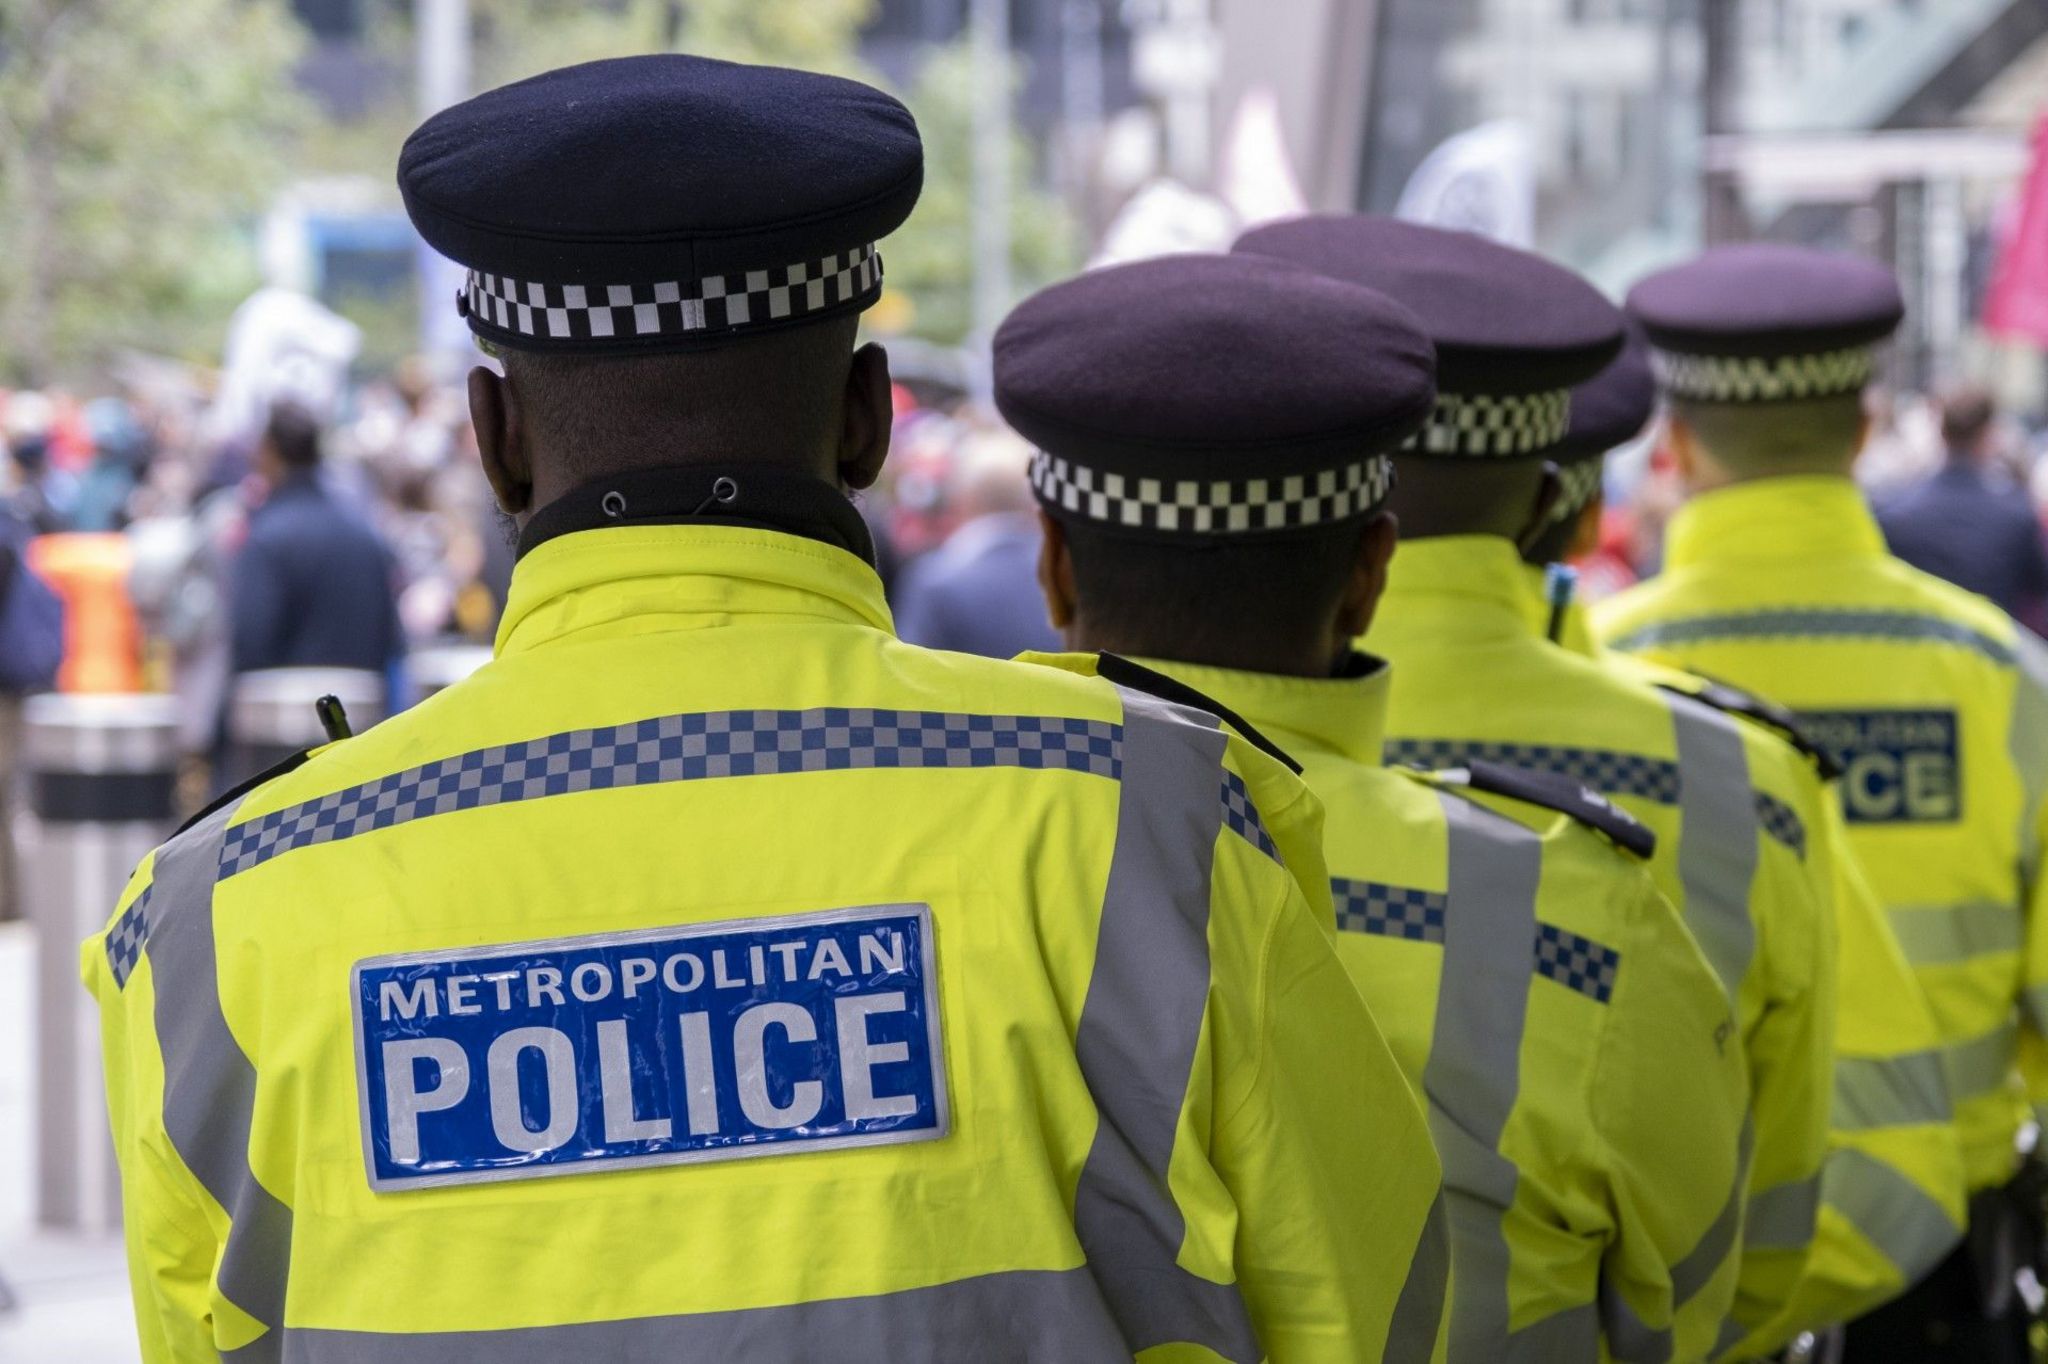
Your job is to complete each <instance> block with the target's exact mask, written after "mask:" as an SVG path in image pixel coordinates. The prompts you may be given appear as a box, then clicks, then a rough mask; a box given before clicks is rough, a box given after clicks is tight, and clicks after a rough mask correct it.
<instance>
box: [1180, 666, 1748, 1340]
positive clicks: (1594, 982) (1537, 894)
mask: <svg viewBox="0 0 2048 1364" xmlns="http://www.w3.org/2000/svg"><path fill="white" fill-rule="evenodd" d="M1151 666H1154V667H1157V668H1160V669H1161V670H1163V671H1167V672H1171V673H1172V674H1174V675H1175V676H1177V677H1180V678H1181V679H1182V680H1184V681H1186V682H1187V683H1188V684H1189V685H1191V686H1193V687H1195V688H1196V689H1197V690H1199V691H1201V692H1203V693H1204V694H1206V695H1209V696H1212V697H1214V698H1215V699H1216V700H1217V701H1219V702H1221V703H1222V704H1224V705H1226V706H1228V707H1230V708H1231V709H1233V710H1235V711H1236V712H1237V713H1238V714H1239V715H1241V716H1243V717H1244V718H1245V720H1246V721H1248V722H1249V723H1250V724H1252V725H1253V726H1255V727H1257V728H1258V729H1259V731H1260V732H1261V733H1263V734H1265V735H1266V737H1267V738H1269V739H1271V740H1273V741H1274V742H1275V743H1278V744H1279V745H1280V746H1281V747H1282V748H1284V749H1285V750H1286V751H1287V752H1288V753H1289V754H1290V755H1291V756H1292V757H1294V758H1295V759H1296V760H1297V761H1298V762H1300V763H1301V765H1302V775H1303V779H1304V780H1305V781H1306V782H1307V783H1308V784H1309V787H1310V789H1311V790H1313V791H1314V792H1315V793H1316V795H1317V796H1318V797H1320V798H1321V800H1322V802H1323V807H1324V811H1325V821H1326V822H1325V828H1324V848H1325V855H1326V860H1327V862H1328V865H1329V871H1330V877H1331V886H1332V889H1333V896H1334V902H1335V909H1336V920H1335V922H1336V926H1337V929H1338V948H1339V952H1340V954H1341V955H1342V956H1343V958H1344V963H1345V965H1346V967H1348V968H1349V969H1350V971H1351V975H1352V979H1353V980H1354V981H1356V982H1357V984H1358V988H1359V992H1360V993H1361V994H1363V995H1364V996H1365V999H1366V1003H1367V1004H1368V1005H1370V1006H1371V1008H1372V1011H1373V1015H1374V1017H1375V1018H1377V1019H1378V1020H1379V1023H1380V1026H1381V1027H1382V1028H1383V1029H1384V1030H1385V1031H1386V1034H1387V1039H1388V1041H1389V1042H1390V1043H1391V1044H1392V1045H1393V1048H1394V1054H1395V1056H1396V1057H1397V1058H1399V1060H1400V1061H1401V1065H1402V1069H1403V1070H1404V1071H1405V1072H1406V1073H1407V1074H1408V1077H1409V1078H1410V1079H1411V1080H1412V1081H1413V1082H1414V1083H1415V1085H1416V1087H1417V1088H1418V1089H1419V1090H1421V1091H1422V1092H1423V1093H1424V1095H1425V1097H1426V1099H1427V1100H1428V1102H1429V1106H1430V1120H1431V1126H1432V1129H1433V1130H1434V1131H1435V1133H1436V1136H1437V1145H1438V1150H1439V1152H1440V1154H1441V1155H1442V1156H1443V1159H1444V1173H1445V1188H1446V1197H1447V1201H1448V1203H1449V1206H1450V1212H1451V1261H1452V1268H1453V1273H1452V1283H1453V1296H1452V1309H1451V1323H1450V1333H1451V1350H1450V1355H1451V1359H1452V1361H1454V1364H1457V1362H1458V1361H1470V1362H1471V1364H1499V1362H1501V1361H1515V1360H1526V1361H1531V1362H1532V1364H1570V1361H1573V1360H1585V1361H1590V1360H1594V1359H1601V1358H1607V1359H1625V1360H1651V1359H1655V1360H1671V1359H1675V1360H1698V1359H1704V1358H1706V1357H1707V1356H1708V1354H1709V1353H1710V1352H1711V1351H1712V1349H1713V1347H1714V1345H1715V1343H1716V1341H1717V1340H1718V1338H1719V1335H1720V1331H1721V1328H1722V1323H1723V1321H1724V1319H1725V1318H1726V1316H1727V1313H1728V1310H1729V1308H1730V1306H1731V1305H1732V1303H1733V1300H1734V1294H1735V1281H1736V1273H1737V1269H1738V1266H1739V1247H1738V1244H1737V1233H1738V1226H1737V1222H1738V1220H1739V1218H1740V1214H1741V1211H1742V1199H1741V1197H1740V1196H1739V1194H1740V1190H1741V1187H1742V1167H1741V1160H1742V1156H1743V1151H1742V1146H1743V1142H1744V1141H1745V1139H1746V1136H1745V1132H1744V1128H1745V1122H1746V1116H1747V1110H1748V1103H1749V1089H1748V1077H1747V1074H1746V1070H1745V1065H1744V1061H1743V1055H1742V1048H1741V1047H1740V1045H1739V1044H1738V1043H1737V1042H1736V1041H1735V1039H1734V1037H1733V1034H1734V1020H1733V1016H1732V1014H1731V1011H1730V1007H1729V1003H1728V999H1727V996H1726V995H1725V993H1724V992H1723V990H1722V988H1721V985H1720V982H1719V980H1718V978H1717V977H1716V976H1715V975H1714V973H1713V969H1712V968H1711V967H1710V966H1708V964H1707V961H1706V959H1705V957H1703V956H1702V955H1701V954H1700V951H1699V948H1698V947H1697V946H1696V945H1695V944H1694V942H1693V940H1692V937H1691V935H1690V934H1689V933H1687V932H1686V930H1685V927H1684V925H1683V923H1681V921H1680V920H1679V917H1678V913H1677V911H1676V910H1675V909H1674V908H1673V907H1672V905H1671V903H1670V902H1669V901H1668V900H1667V899H1665V897H1664V896H1663V895H1662V894H1661V893H1659V892H1658V890H1657V888H1656V885H1655V883H1654V882H1653V881H1652V880H1651V878H1650V876H1649V874H1648V873H1647V871H1646V870H1645V869H1644V868H1643V866H1642V865H1641V864H1639V863H1638V862H1636V861H1635V859H1634V858H1632V857H1630V856H1628V855H1627V854H1625V853H1623V852H1621V851H1620V850H1619V849H1617V848H1615V847H1614V846H1613V845H1612V844H1611V843H1609V842H1608V841H1607V840H1606V839H1605V838H1603V837H1602V836H1600V835H1599V834H1596V833H1594V832H1593V831H1592V830H1591V829H1589V828H1587V827H1585V826H1583V825H1581V824H1578V823H1576V822H1574V821H1572V820H1571V819H1569V818H1567V817H1565V816H1563V815H1560V814H1558V813H1557V812H1555V811H1553V810H1550V809H1546V808H1543V807H1540V806H1536V805H1531V804H1527V803H1525V802H1521V801H1514V800H1507V799H1503V798H1500V797H1496V796H1473V795H1470V794H1467V793H1462V792H1460V791H1458V790H1456V789H1454V788H1452V787H1450V786H1448V785H1432V784H1431V783H1430V781H1429V780H1427V779H1424V778H1419V777H1416V776H1414V775H1412V774H1409V773H1405V772H1398V771H1392V770H1389V769H1387V768H1384V767H1382V766H1380V743H1381V737H1382V730H1383V725H1384V721H1385V709H1386V695H1387V682H1388V677H1389V673H1390V670H1389V669H1387V668H1385V667H1381V668H1379V669H1378V670H1377V671H1376V672H1374V673H1372V674H1370V675H1368V676H1365V677H1362V678H1350V679H1331V680H1323V679H1313V678H1298V677H1281V676H1275V675H1272V674H1261V673H1248V672H1237V671H1230V670H1224V669H1217V668H1205V667H1196V666H1192V665H1187V664H1175V663H1153V664H1152V665H1151ZM1674 1076H1683V1077H1685V1083H1683V1084H1673V1083H1672V1079H1673V1077H1674Z"/></svg>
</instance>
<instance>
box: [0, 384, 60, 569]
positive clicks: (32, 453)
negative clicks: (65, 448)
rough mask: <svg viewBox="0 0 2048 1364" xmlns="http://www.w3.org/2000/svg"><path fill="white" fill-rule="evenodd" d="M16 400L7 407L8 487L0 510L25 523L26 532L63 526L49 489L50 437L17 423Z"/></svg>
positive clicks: (39, 533)
mask: <svg viewBox="0 0 2048 1364" xmlns="http://www.w3.org/2000/svg"><path fill="white" fill-rule="evenodd" d="M32 396H33V395H32ZM20 402H21V399H20V397H19V396H17V397H16V398H15V400H14V401H13V402H12V403H10V404H9V408H8V417H9V420H8V423H7V426H8V431H7V461H8V468H7V473H8V490H7V494H6V498H5V506H4V507H0V511H4V512H5V513H6V515H7V516H9V517H11V518H12V519H14V520H15V521H18V522H19V523H21V524H22V525H23V526H25V527H26V528H27V531H28V533H29V534H30V535H48V534H50V533H51V532H53V531H59V530H62V529H64V517H63V514H62V512H61V511H60V510H59V509H58V505H57V504H58V499H57V498H56V497H54V496H53V495H52V489H51V485H52V481H53V480H52V476H51V472H50V438H49V435H48V433H47V432H45V431H43V430H40V429H37V428H35V427H34V426H21V425H17V423H16V420H15V408H16V406H17V405H18V404H20Z"/></svg>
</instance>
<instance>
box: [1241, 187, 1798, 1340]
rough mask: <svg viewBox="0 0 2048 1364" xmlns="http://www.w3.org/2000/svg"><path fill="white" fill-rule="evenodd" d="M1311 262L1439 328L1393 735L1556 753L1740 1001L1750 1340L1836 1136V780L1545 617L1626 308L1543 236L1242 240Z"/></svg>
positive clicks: (1409, 461)
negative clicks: (1562, 503) (1560, 645)
mask: <svg viewBox="0 0 2048 1364" xmlns="http://www.w3.org/2000/svg"><path fill="white" fill-rule="evenodd" d="M1234 249H1236V250H1239V251H1252V252H1256V253H1258V254H1263V255H1271V256H1278V257H1281V258H1282V259H1288V260H1294V261H1297V262H1300V263H1302V264H1306V265H1309V266H1312V267H1314V268H1317V269H1320V270H1323V271H1324V272H1325V273H1329V274H1332V275H1335V276H1337V277H1338V278H1341V279H1348V280H1352V281H1354V282H1357V283H1361V284H1365V285H1367V286H1369V287H1373V288H1377V289H1380V290H1382V291H1384V292H1386V293H1388V294H1389V295H1391V296H1393V297H1394V298H1395V299H1397V300H1398V301H1400V302H1402V303H1405V304H1407V305H1408V306H1409V307H1410V308H1412V309H1413V310H1414V311H1415V313H1416V315H1417V316H1419V317H1420V318H1421V319H1422V321H1423V324H1424V326H1425V327H1426V328H1427V329H1428V331H1429V334H1430V337H1431V339H1432V340H1433V341H1434V342H1435V343H1436V348H1437V364H1438V391H1439V392H1438V399H1437V410H1436V413H1435V414H1434V416H1433V418H1432V420H1431V422H1430V424H1429V425H1428V426H1427V427H1425V428H1424V430H1423V431H1422V432H1421V433H1420V434H1418V435H1417V436H1416V437H1415V438H1414V439H1413V440H1412V441H1411V442H1410V443H1409V444H1408V446H1407V447H1405V448H1404V450H1403V451H1402V452H1401V454H1400V455H1399V456H1397V459H1396V465H1397V470H1398V473H1399V478H1398V480H1397V483H1396V486H1395V493H1394V498H1393V503H1392V506H1393V510H1394V512H1395V514H1396V516H1397V517H1398V518H1399V520H1400V534H1401V542H1400V548H1399V549H1398V550H1397V551H1396V553H1395V555H1394V558H1393V562H1392V564H1391V565H1390V567H1389V574H1388V584H1387V591H1386V594H1385V596H1384V598H1383V599H1382V602H1381V605H1380V608H1379V611H1378V612H1377V613H1376V614H1375V616H1374V619H1373V628H1372V630H1371V631H1370V632H1369V633H1368V634H1367V635H1366V637H1365V639H1364V641H1363V647H1365V648H1366V649H1368V650H1370V651H1372V652H1374V653H1376V654H1380V655H1381V656H1383V657H1385V658H1387V659H1388V660H1389V661H1390V662H1391V663H1392V664H1393V665H1394V679H1393V685H1392V695H1391V697H1390V699H1389V703H1388V706H1389V709H1388V743H1387V749H1386V751H1387V754H1388V756H1389V758H1390V759H1391V760H1392V761H1395V762H1399V763H1416V764H1421V765H1424V766H1430V767H1445V766H1455V765H1458V764H1461V763H1464V762H1466V761H1469V760H1470V759H1473V758H1479V759H1482V760H1494V761H1500V762H1506V763H1511V764H1518V765H1523V766H1529V767H1536V768H1542V769H1547V770H1551V771H1555V772H1560V773H1563V774H1565V775H1567V776H1570V777H1572V778H1574V779H1575V780H1577V781H1579V782H1582V783H1584V784H1586V785H1588V786H1591V787H1593V788H1594V789H1596V790H1598V791H1600V792H1602V793H1603V794H1605V795H1607V796H1609V797H1610V798H1612V799H1614V800H1615V801H1616V802H1617V803H1619V804H1621V805H1623V806H1624V807H1625V808H1627V809H1628V810H1629V812H1630V813H1631V814H1633V815H1635V816H1636V817H1637V818H1639V819H1641V820H1642V821H1643V822H1644V823H1646V824H1648V825H1650V827H1651V828H1652V829H1654V830H1655V831H1656V834H1657V851H1656V855H1655V857H1654V858H1653V860H1652V863H1651V867H1652V871H1653V873H1654V874H1655V876H1656V878H1657V882H1658V885H1659V887H1660V888H1661V889H1662V890H1663V891H1664V892H1665V894H1666V895H1667V896H1669V897H1670V898H1671V899H1672V901H1673V902H1674V903H1675V904H1677V905H1678V906H1679V908H1680V910H1681V912H1682V913H1683V915H1684V917H1685V921H1686V924H1687V926H1688V927H1689V928H1691V929H1692V930H1693V934H1694V937H1695V938H1696V939H1697V940H1698V941H1699V943H1700V945H1701V947H1702V948H1703V950H1704V951H1705V952H1706V955H1707V959H1708V961H1709V962H1711V963H1712V964H1713V965H1714V967H1715V969H1716V971H1717V973H1718V974H1719V975H1720V976H1721V978H1722V980H1723V983H1724V984H1725V985H1726V987H1727V989H1728V992H1729V995H1730V997H1731V999H1733V1000H1734V1001H1735V1003H1736V1005H1737V1019H1738V1029H1739V1032H1740V1034H1741V1036H1742V1038H1743V1041H1744V1046H1745V1049H1746V1051H1747V1053H1748V1056H1749V1063H1750V1079H1751V1085H1752V1091H1753V1101H1752V1113H1753V1118H1754V1125H1755V1131H1754V1152H1753V1156H1752V1159H1751V1162H1750V1173H1749V1179H1748V1184H1747V1188H1746V1189H1733V1190H1729V1191H1728V1193H1727V1196H1728V1198H1729V1200H1730V1201H1731V1203H1732V1204H1735V1205H1741V1206H1742V1207H1743V1208H1744V1209H1745V1210H1744V1211H1743V1212H1742V1213H1740V1214H1738V1215H1741V1216H1743V1217H1744V1219H1745V1223H1744V1225H1745V1232H1746V1235H1745V1250H1744V1261H1745V1262H1744V1268H1743V1277H1742V1283H1741V1286H1740V1289H1739V1292H1738V1296H1737V1300H1736V1306H1735V1310H1734V1313H1733V1314H1732V1318H1731V1322H1730V1325H1729V1343H1730V1344H1731V1345H1736V1344H1738V1343H1739V1341H1740V1339H1741V1338H1743V1337H1749V1338H1750V1342H1749V1343H1750V1346H1751V1347H1755V1348H1762V1347H1763V1346H1765V1345H1766V1344H1768V1343H1770V1342H1766V1341H1764V1340H1762V1339H1761V1338H1759V1337H1758V1335H1757V1333H1759V1332H1761V1331H1762V1330H1763V1329H1764V1328H1765V1326H1766V1325H1767V1323H1768V1322H1769V1321H1770V1320H1771V1318H1772V1317H1774V1316H1775V1315H1776V1314H1777V1312H1778V1311H1779V1310H1780V1309H1781V1308H1782V1307H1783V1305H1784V1303H1785V1302H1786V1300H1787V1299H1788V1298H1789V1296H1790V1294H1791V1292H1792V1289H1793V1285H1794V1284H1795V1283H1796V1281H1797V1279H1798V1276H1799V1273H1800V1271H1801V1268H1802V1266H1803V1264H1804V1261H1805V1258H1806V1254H1807V1248H1808V1246H1809V1244H1810V1242H1811V1238H1812V1232H1813V1226H1814V1215H1815V1208H1816V1206H1817V1204H1818V1183H1819V1172H1820V1167H1821V1164H1822V1160H1823V1157H1824V1153H1825V1147H1826V1133H1827V1116H1828V1093H1827V1090H1828V1085H1827V1076H1828V1061H1829V1050H1830V1032H1831V1026H1832V1017H1833V1012H1832V1011H1833V991H1834V971H1833V960H1834V949H1833V926H1832V914H1831V911H1830V907H1829V896H1830V895H1831V894H1832V884H1833V882H1832V873H1831V870H1830V868H1829V867H1828V865H1827V861H1828V857H1829V855H1830V853H1831V851H1832V850H1831V848H1829V847H1828V846H1827V845H1825V844H1824V843H1822V842H1821V841H1820V840H1817V839H1809V838H1808V836H1807V831H1808V830H1809V829H1812V828H1814V827H1816V826H1818V824H1819V823H1820V815H1819V811H1820V810H1821V808H1822V800H1823V796H1824V792H1823V790H1822V788H1821V786H1820V784H1819V782H1818V780H1817V778H1816V777H1815V776H1814V774H1813V773H1812V771H1811V770H1810V769H1809V768H1808V767H1807V766H1806V765H1805V764H1804V763H1803V762H1802V761H1801V760H1800V759H1799V757H1798V756H1797V754H1795V753H1794V752H1793V751H1792V750H1791V749H1790V748H1789V747H1788V746H1786V745H1785V744H1783V743H1782V742H1781V741H1779V740H1777V739H1775V738H1773V737H1771V736H1769V735H1767V734H1765V733H1763V732H1762V731H1761V730H1756V729H1752V728H1751V727H1749V726H1746V725H1744V724H1742V723H1740V722H1738V721H1735V720H1732V719H1729V718H1728V717H1726V716H1724V715H1721V714H1720V713H1718V712H1715V711H1712V710H1709V709H1707V708H1704V707H1700V706H1698V705H1696V704H1694V703H1692V702H1691V701H1689V700H1687V699H1685V698H1682V697H1674V696H1669V695H1665V694H1663V693H1660V692H1658V691H1656V690H1655V689H1653V688H1651V687H1649V686H1647V685H1643V684H1640V683H1636V682H1631V681H1628V680H1625V679H1621V678H1618V677H1615V676H1613V675H1612V674H1610V673H1608V672H1606V671H1605V670H1603V669H1601V668H1600V667H1598V666H1597V665H1596V664H1594V663H1593V662H1591V661H1590V660H1587V659H1583V658H1575V657H1573V656H1571V655H1569V654H1567V653H1566V652H1565V651H1563V650H1560V649H1557V648H1555V647H1553V646H1551V645H1550V644H1549V643H1548V642H1547V641H1546V640H1545V639H1544V638H1543V633H1542V632H1543V626H1544V619H1543V616H1544V612H1543V608H1542V603H1541V602H1540V600H1539V599H1538V598H1537V596H1536V594H1535V593H1534V592H1533V591H1532V590H1531V588H1530V584H1529V581H1528V576H1527V566H1526V565H1525V564H1524V562H1523V561H1522V557H1521V549H1522V547H1523V545H1524V544H1527V543H1530V542H1532V541H1533V540H1534V538H1535V537H1536V536H1537V535H1539V534H1540V533H1541V532H1542V531H1544V530H1546V529H1547V528H1548V527H1547V520H1546V518H1545V516H1544V506H1543V502H1544V498H1543V491H1544V488H1545V485H1546V476H1545V472H1544V463H1545V461H1546V459H1547V457H1548V453H1549V451H1550V450H1551V448H1552V447H1553V446H1555V445H1557V444H1558V443H1559V441H1560V440H1561V439H1562V438H1563V436H1564V435H1565V432H1566V430H1567V427H1568V421H1569V412H1570V401H1569V393H1570V389H1571V387H1572V386H1573V385H1574V384H1576V383H1579V382H1582V381H1583V380H1585V379H1588V378H1590V377H1592V375H1593V374H1595V373H1597V372H1598V370H1599V368H1600V366H1601V365H1603V364H1604V363H1606V362H1607V361H1608V360H1609V359H1611V358H1612V357H1613V356H1614V354H1615V353H1616V352H1617V351H1618V349H1619V348H1620V345H1621V342H1622V335H1623V321H1622V317H1621V314H1620V312H1619V311H1618V310H1617V309H1616V308H1614V306H1613V305H1612V304H1610V303H1608V302H1607V301H1606V300H1605V299H1604V298H1602V297H1601V296H1600V294H1599V292H1598V291H1597V290H1595V289H1594V288H1593V287H1592V286H1591V285H1590V284H1587V283H1586V282H1585V281H1583V280H1581V279H1578V278H1577V277H1575V276H1573V275H1571V274H1570V273H1569V272H1567V271H1565V270H1563V269H1562V268H1561V267H1558V266H1555V265H1553V264H1551V263H1550V262H1548V261H1544V260H1542V259H1540V258H1538V257H1536V256H1534V255H1531V254H1529V253H1527V252H1521V251H1515V250H1513V249H1511V248H1508V247H1504V246H1500V245H1498V244H1495V243H1492V242H1488V241H1485V240H1483V239H1480V238H1477V237H1474V236H1471V235H1469V234H1466V233H1456V232H1448V231H1444V230H1441V229H1436V228H1428V227H1423V226H1419V225H1416V224H1410V223H1401V222H1396V221H1393V220H1391V219H1381V218H1371V217H1362V216H1349V217H1338V216H1320V217H1309V218H1302V219H1295V220H1292V221H1289V222H1284V223H1275V224H1272V225H1270V226H1266V227H1261V228H1257V229H1254V230H1253V231H1251V232H1249V233H1247V234H1246V235H1245V236H1244V237H1243V238H1242V239H1241V240H1240V241H1239V242H1238V244H1237V246H1236V247H1235V248H1234Z"/></svg>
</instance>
